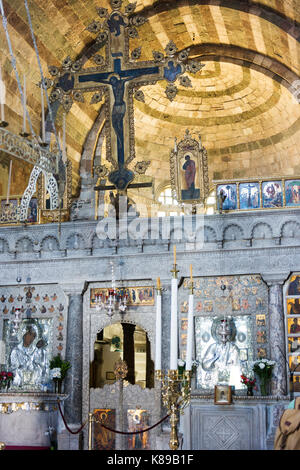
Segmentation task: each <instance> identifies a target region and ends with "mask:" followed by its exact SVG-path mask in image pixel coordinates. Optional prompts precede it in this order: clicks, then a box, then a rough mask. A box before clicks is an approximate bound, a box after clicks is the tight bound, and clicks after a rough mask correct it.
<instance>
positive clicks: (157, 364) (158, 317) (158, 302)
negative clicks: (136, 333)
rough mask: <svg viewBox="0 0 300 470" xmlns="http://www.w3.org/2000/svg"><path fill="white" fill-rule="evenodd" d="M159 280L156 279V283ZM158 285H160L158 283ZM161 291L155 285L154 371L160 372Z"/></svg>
mask: <svg viewBox="0 0 300 470" xmlns="http://www.w3.org/2000/svg"><path fill="white" fill-rule="evenodd" d="M158 280H159V278H158V279H157V281H158ZM159 285H160V283H159ZM161 335H162V332H161V290H160V287H159V286H158V283H157V296H156V339H155V370H161Z"/></svg>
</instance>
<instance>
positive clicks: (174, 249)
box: [173, 245, 176, 264]
mask: <svg viewBox="0 0 300 470" xmlns="http://www.w3.org/2000/svg"><path fill="white" fill-rule="evenodd" d="M173 250H174V264H176V245H174V249H173Z"/></svg>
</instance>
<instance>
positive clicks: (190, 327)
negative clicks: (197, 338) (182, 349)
mask: <svg viewBox="0 0 300 470" xmlns="http://www.w3.org/2000/svg"><path fill="white" fill-rule="evenodd" d="M193 333H194V294H193V293H191V294H190V295H189V313H188V328H187V345H186V365H185V369H186V370H191V369H192V354H193V339H194V338H193Z"/></svg>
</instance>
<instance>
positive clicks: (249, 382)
mask: <svg viewBox="0 0 300 470" xmlns="http://www.w3.org/2000/svg"><path fill="white" fill-rule="evenodd" d="M241 382H242V384H244V385H246V387H247V395H248V396H249V397H253V390H257V387H256V385H255V383H256V379H255V378H252V377H247V376H246V375H241Z"/></svg>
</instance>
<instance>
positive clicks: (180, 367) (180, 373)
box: [177, 359, 185, 377]
mask: <svg viewBox="0 0 300 470" xmlns="http://www.w3.org/2000/svg"><path fill="white" fill-rule="evenodd" d="M177 366H178V376H179V377H182V376H183V374H184V371H185V361H184V360H183V359H178V361H177Z"/></svg>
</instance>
